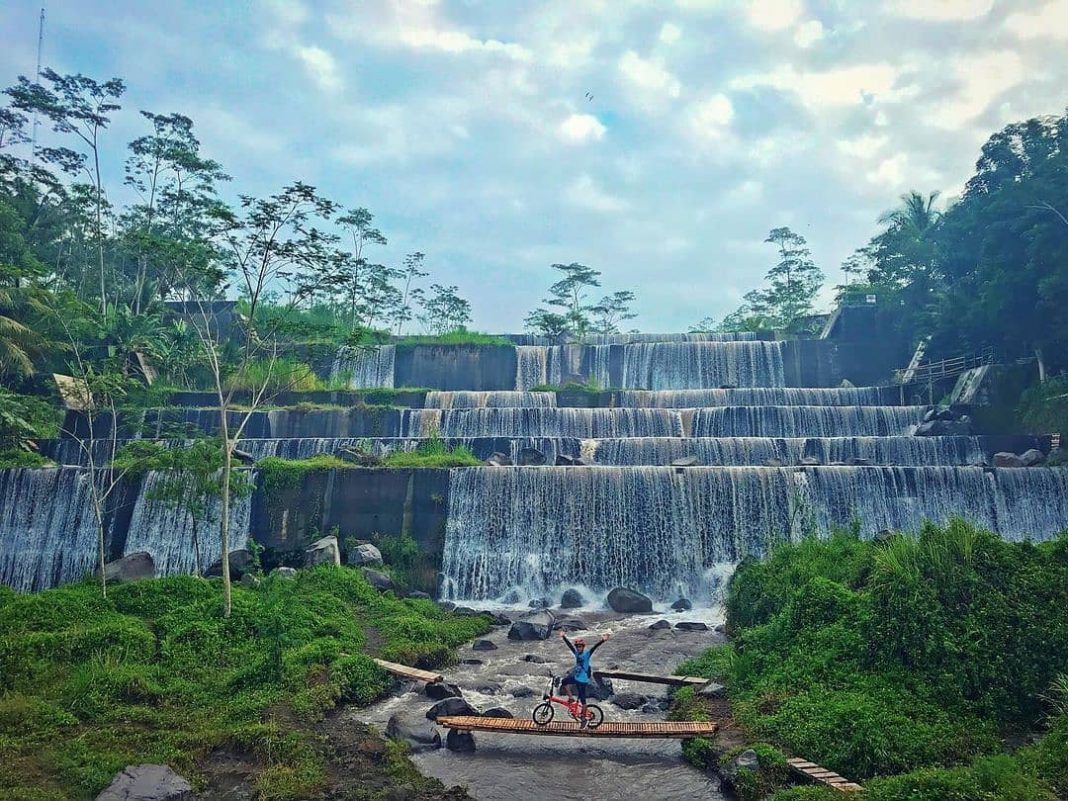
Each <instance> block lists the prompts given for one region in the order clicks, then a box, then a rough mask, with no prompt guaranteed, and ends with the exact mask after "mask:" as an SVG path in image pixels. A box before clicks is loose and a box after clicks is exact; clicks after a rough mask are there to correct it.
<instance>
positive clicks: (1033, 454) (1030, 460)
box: [1020, 448, 1046, 467]
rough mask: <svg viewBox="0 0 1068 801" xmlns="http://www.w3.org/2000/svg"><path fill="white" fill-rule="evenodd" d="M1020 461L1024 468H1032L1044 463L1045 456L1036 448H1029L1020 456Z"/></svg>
mask: <svg viewBox="0 0 1068 801" xmlns="http://www.w3.org/2000/svg"><path fill="white" fill-rule="evenodd" d="M1020 461H1021V462H1023V466H1024V467H1034V466H1035V465H1037V464H1042V463H1043V462H1044V461H1046V454H1044V453H1042V451H1040V450H1038V449H1037V448H1029V449H1028V450H1026V451H1024V452H1023V453H1021V454H1020Z"/></svg>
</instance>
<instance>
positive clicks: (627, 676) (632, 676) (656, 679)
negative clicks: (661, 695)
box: [594, 670, 708, 687]
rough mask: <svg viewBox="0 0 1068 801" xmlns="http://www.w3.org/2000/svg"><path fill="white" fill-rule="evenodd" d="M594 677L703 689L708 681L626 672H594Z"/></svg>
mask: <svg viewBox="0 0 1068 801" xmlns="http://www.w3.org/2000/svg"><path fill="white" fill-rule="evenodd" d="M594 676H595V677H596V678H602V679H624V680H626V681H644V682H648V683H649V684H670V685H673V686H675V687H704V686H705V685H706V684H708V679H702V678H701V677H699V676H653V675H650V674H648V673H630V672H628V671H626V670H595V671H594Z"/></svg>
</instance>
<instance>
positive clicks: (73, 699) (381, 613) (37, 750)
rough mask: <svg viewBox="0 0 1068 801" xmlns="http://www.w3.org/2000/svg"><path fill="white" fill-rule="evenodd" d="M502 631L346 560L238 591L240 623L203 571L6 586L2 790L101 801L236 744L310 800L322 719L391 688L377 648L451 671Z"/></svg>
mask: <svg viewBox="0 0 1068 801" xmlns="http://www.w3.org/2000/svg"><path fill="white" fill-rule="evenodd" d="M488 629H489V623H488V620H487V619H486V618H485V617H481V616H479V617H457V616H454V615H452V614H450V613H448V612H445V611H444V610H442V609H441V608H440V607H438V606H437V605H436V604H434V603H433V602H431V601H425V600H399V599H397V598H395V597H393V596H392V595H388V594H387V595H382V594H380V593H378V592H377V591H376V590H374V589H373V588H372V587H371V586H370V585H369V584H367V582H366V581H364V579H363V578H362V577H361V576H360V575H359V573H358V572H356V571H354V570H350V569H348V568H332V567H321V568H317V569H314V570H309V571H302V572H300V573H299V574H298V575H297V576H296V578H293V579H287V578H284V577H270V578H268V579H266V580H265V581H264V582H263V584H262V585H261V586H259V587H255V588H245V587H241V586H235V587H234V598H233V616H232V617H231V618H229V619H224V618H223V615H222V592H221V588H220V587H219V585H218V583H217V581H207V580H204V579H199V578H193V577H189V576H181V577H175V578H166V579H154V580H148V581H142V582H136V583H133V584H124V585H117V586H114V587H111V588H109V591H108V598H107V599H106V600H105V599H104V598H102V597H101V595H100V589H99V587H98V586H97V585H95V584H92V583H85V584H79V585H73V586H68V587H64V588H61V589H55V590H49V591H47V592H42V593H40V594H37V595H17V594H15V593H13V592H11V591H10V590H7V589H6V588H3V587H0V691H2V695H0V797H3V798H5V799H9V798H11V799H16V798H17V799H41V800H43V799H49V800H50V799H69V798H92V797H95V795H96V794H97V793H98V792H99V791H100V790H101V789H102V788H103V787H104V786H106V785H107V784H108V783H109V782H110V781H111V779H112V777H113V776H114V774H115V773H116V772H117V771H118V770H121V769H122V768H123V767H124V766H126V765H128V764H131V763H133V764H139V763H166V764H169V765H171V766H172V767H173V768H174V769H176V770H177V771H179V772H180V773H183V774H184V775H187V776H189V777H190V778H191V779H193V780H194V781H197V780H200V779H202V777H203V774H202V772H201V768H202V766H203V762H204V759H205V757H206V755H207V754H209V753H210V752H211V751H212V750H213V749H215V748H222V749H226V750H228V751H232V752H239V753H243V754H250V755H251V756H252V758H253V759H254V760H255V761H256V762H257V763H258V764H259V765H260V766H261V769H259V770H258V771H257V775H258V787H257V789H258V791H259V793H260V795H261V797H265V798H273V799H282V798H307V797H309V796H310V795H312V794H314V792H315V791H316V790H317V789H318V788H319V786H320V785H321V784H322V782H323V781H324V776H325V764H324V760H323V757H322V755H321V749H317V748H315V747H314V742H315V741H314V739H313V736H312V735H311V734H310V733H309V731H308V726H310V725H312V723H313V722H314V721H315V720H316V719H318V718H320V717H321V716H322V715H323V714H324V713H325V712H326V711H328V710H330V709H332V708H333V707H334V706H336V705H337V704H339V703H354V704H367V703H370V702H371V701H373V700H375V699H376V698H378V697H380V696H381V695H383V694H384V693H385V692H386V690H387V689H388V687H389V686H390V684H391V680H390V679H389V677H388V676H387V675H386V674H385V673H384V672H383V671H382V670H381V669H379V668H378V667H377V665H375V664H374V662H373V661H372V660H371V658H370V657H369V656H368V654H373V655H380V656H382V657H384V658H387V659H394V660H397V661H401V662H405V663H407V664H418V665H422V666H425V667H438V666H442V665H445V664H447V663H449V662H450V661H452V659H453V658H454V653H453V649H454V648H455V647H456V646H457V645H459V644H460V643H462V642H465V641H467V640H469V639H471V638H472V637H476V636H478V635H479V634H482V633H484V632H486V631H488ZM406 780H408V777H406Z"/></svg>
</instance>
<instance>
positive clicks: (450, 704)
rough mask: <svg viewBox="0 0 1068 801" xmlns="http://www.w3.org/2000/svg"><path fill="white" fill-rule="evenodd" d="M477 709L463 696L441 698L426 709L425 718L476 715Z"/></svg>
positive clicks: (435, 718) (434, 718)
mask: <svg viewBox="0 0 1068 801" xmlns="http://www.w3.org/2000/svg"><path fill="white" fill-rule="evenodd" d="M477 714H478V710H477V709H475V708H474V707H473V706H471V704H469V703H467V701H465V700H464V699H463V698H443V699H442V700H440V701H438V702H437V703H436V704H434V706H432V707H430V709H428V710H427V711H426V717H427V720H437V719H438V718H440V717H445V716H447V715H477Z"/></svg>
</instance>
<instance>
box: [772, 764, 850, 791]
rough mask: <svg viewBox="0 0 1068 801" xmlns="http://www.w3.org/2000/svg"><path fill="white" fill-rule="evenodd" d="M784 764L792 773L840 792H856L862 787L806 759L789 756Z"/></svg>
mask: <svg viewBox="0 0 1068 801" xmlns="http://www.w3.org/2000/svg"><path fill="white" fill-rule="evenodd" d="M786 764H787V765H789V766H790V769H791V770H793V771H794V773H797V774H799V775H800V776H803V777H804V778H806V779H808V780H810V781H813V782H816V783H817V784H822V785H823V786H825V787H830V788H831V789H832V790H837V791H838V792H840V793H856V792H860V791H862V790H863V789H864V788H863V787H861V786H860V785H859V784H857V783H856V782H851V781H849V779H846V778H843V777H842V776H839V775H838V774H837V773H835V772H834V771H833V770H827V769H826V768H821V767H820V766H819V765H817V764H815V763H814V762H809V761H808V760H806V759H799V758H797V757H791V758H790V759H787V760H786Z"/></svg>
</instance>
